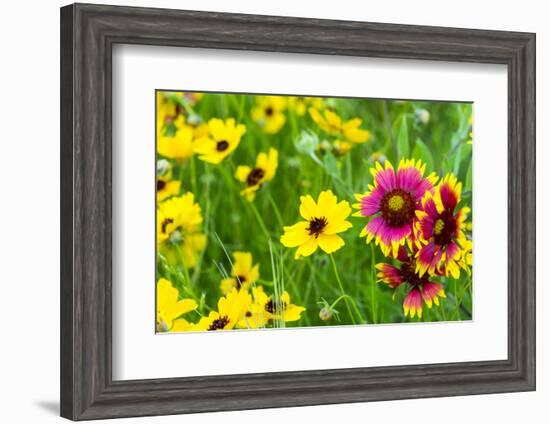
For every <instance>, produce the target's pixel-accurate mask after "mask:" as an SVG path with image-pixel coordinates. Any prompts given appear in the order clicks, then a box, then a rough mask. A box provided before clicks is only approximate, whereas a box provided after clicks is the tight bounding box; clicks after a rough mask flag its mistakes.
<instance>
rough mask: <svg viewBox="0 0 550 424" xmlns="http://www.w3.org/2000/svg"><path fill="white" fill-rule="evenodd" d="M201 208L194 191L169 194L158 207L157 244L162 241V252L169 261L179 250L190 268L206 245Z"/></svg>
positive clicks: (172, 261) (173, 261) (174, 261)
mask: <svg viewBox="0 0 550 424" xmlns="http://www.w3.org/2000/svg"><path fill="white" fill-rule="evenodd" d="M201 223H202V214H201V208H200V206H199V205H198V203H195V198H194V195H193V193H186V194H184V195H182V196H179V197H172V198H170V199H168V200H166V201H164V202H162V203H160V204H159V206H158V209H157V244H158V245H159V246H160V245H162V244H163V243H164V246H163V247H164V250H163V253H164V254H165V255H166V257H167V259H168V260H169V261H170V262H171V263H176V262H177V261H178V259H179V258H178V255H179V254H180V253H181V256H182V258H181V259H182V260H183V261H184V265H185V266H186V267H188V268H193V267H194V266H195V264H196V262H197V259H198V254H199V253H200V252H202V251H203V250H204V247H205V246H206V236H205V235H204V234H202V233H201V232H200V224H201Z"/></svg>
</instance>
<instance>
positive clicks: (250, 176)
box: [235, 148, 278, 202]
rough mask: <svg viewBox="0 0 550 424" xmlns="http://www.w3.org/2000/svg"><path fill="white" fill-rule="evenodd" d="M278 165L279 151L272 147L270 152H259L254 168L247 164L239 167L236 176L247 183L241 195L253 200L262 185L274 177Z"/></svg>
mask: <svg viewBox="0 0 550 424" xmlns="http://www.w3.org/2000/svg"><path fill="white" fill-rule="evenodd" d="M277 165H278V152H277V150H276V149H273V148H270V149H269V152H268V153H263V152H262V153H260V154H258V157H257V158H256V166H255V167H254V168H251V167H250V166H245V165H241V166H239V167H237V170H236V171H235V178H237V180H239V181H240V182H242V183H244V184H245V188H244V189H243V190H242V191H241V196H245V197H246V199H247V200H248V201H249V202H252V201H253V200H254V198H255V197H256V192H257V191H258V190H259V189H260V188H261V187H262V185H263V184H265V183H267V182H268V181H271V180H272V179H273V177H274V176H275V172H276V171H277Z"/></svg>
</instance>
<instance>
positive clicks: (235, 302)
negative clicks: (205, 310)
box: [193, 289, 252, 331]
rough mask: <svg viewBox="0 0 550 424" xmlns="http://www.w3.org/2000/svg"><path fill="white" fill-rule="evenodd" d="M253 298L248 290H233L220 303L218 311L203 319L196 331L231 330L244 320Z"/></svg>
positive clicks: (195, 328) (197, 325)
mask: <svg viewBox="0 0 550 424" xmlns="http://www.w3.org/2000/svg"><path fill="white" fill-rule="evenodd" d="M251 302H252V298H251V296H250V294H249V293H248V292H247V291H246V290H237V289H233V290H232V291H231V292H230V293H228V294H227V295H226V296H225V297H222V298H221V299H220V300H219V301H218V310H217V311H212V312H210V314H208V316H207V317H202V318H201V319H200V321H199V322H198V323H197V324H196V325H195V326H194V328H193V329H194V330H200V331H204V330H206V331H218V330H231V329H233V328H235V326H236V325H237V323H238V322H239V321H240V320H241V319H242V318H243V316H244V314H245V313H246V311H247V310H248V307H249V306H250V303H251Z"/></svg>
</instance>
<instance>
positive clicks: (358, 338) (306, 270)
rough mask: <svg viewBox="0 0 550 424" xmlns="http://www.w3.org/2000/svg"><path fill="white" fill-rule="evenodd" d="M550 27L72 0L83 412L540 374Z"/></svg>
mask: <svg viewBox="0 0 550 424" xmlns="http://www.w3.org/2000/svg"><path fill="white" fill-rule="evenodd" d="M534 165H535V35H534V34H530V33H517V32H503V31H485V30H471V29H456V28H440V27H420V26H407V25H395V24H380V23H366V22H346V21H330V20H318V19H303V18H287V17H268V16H254V15H239V14H224V13H205V12H195V11H180V10H166V9H148V8H129V7H114V6H99V5H87V4H75V5H70V6H66V7H63V8H62V9H61V415H62V416H64V417H66V418H69V419H72V420H86V419H101V418H115V417H132V416H145V415H166V414H181V413H194V412H206V411H224V410H239V409H254V408H270V407H284V406H302V405H318V404H329V403H345V402H365V401H377V400H390V399H406V398H420V397H436V396H456V395H465V394H482V393H500V392H514V391H528V390H534V389H535V233H536V231H535V166H534Z"/></svg>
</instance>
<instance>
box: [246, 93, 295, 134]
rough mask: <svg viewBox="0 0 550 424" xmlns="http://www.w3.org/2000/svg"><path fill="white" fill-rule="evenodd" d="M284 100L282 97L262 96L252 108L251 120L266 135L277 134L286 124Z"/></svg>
mask: <svg viewBox="0 0 550 424" xmlns="http://www.w3.org/2000/svg"><path fill="white" fill-rule="evenodd" d="M285 108H286V99H285V98H284V97H283V96H263V97H259V98H258V103H257V105H256V106H254V108H252V111H251V115H252V119H253V120H254V121H256V122H257V123H258V125H260V126H261V127H262V129H263V130H264V132H266V133H267V134H275V133H276V132H279V130H280V129H281V128H282V126H283V125H284V124H285V122H286V116H285V114H284V110H285Z"/></svg>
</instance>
